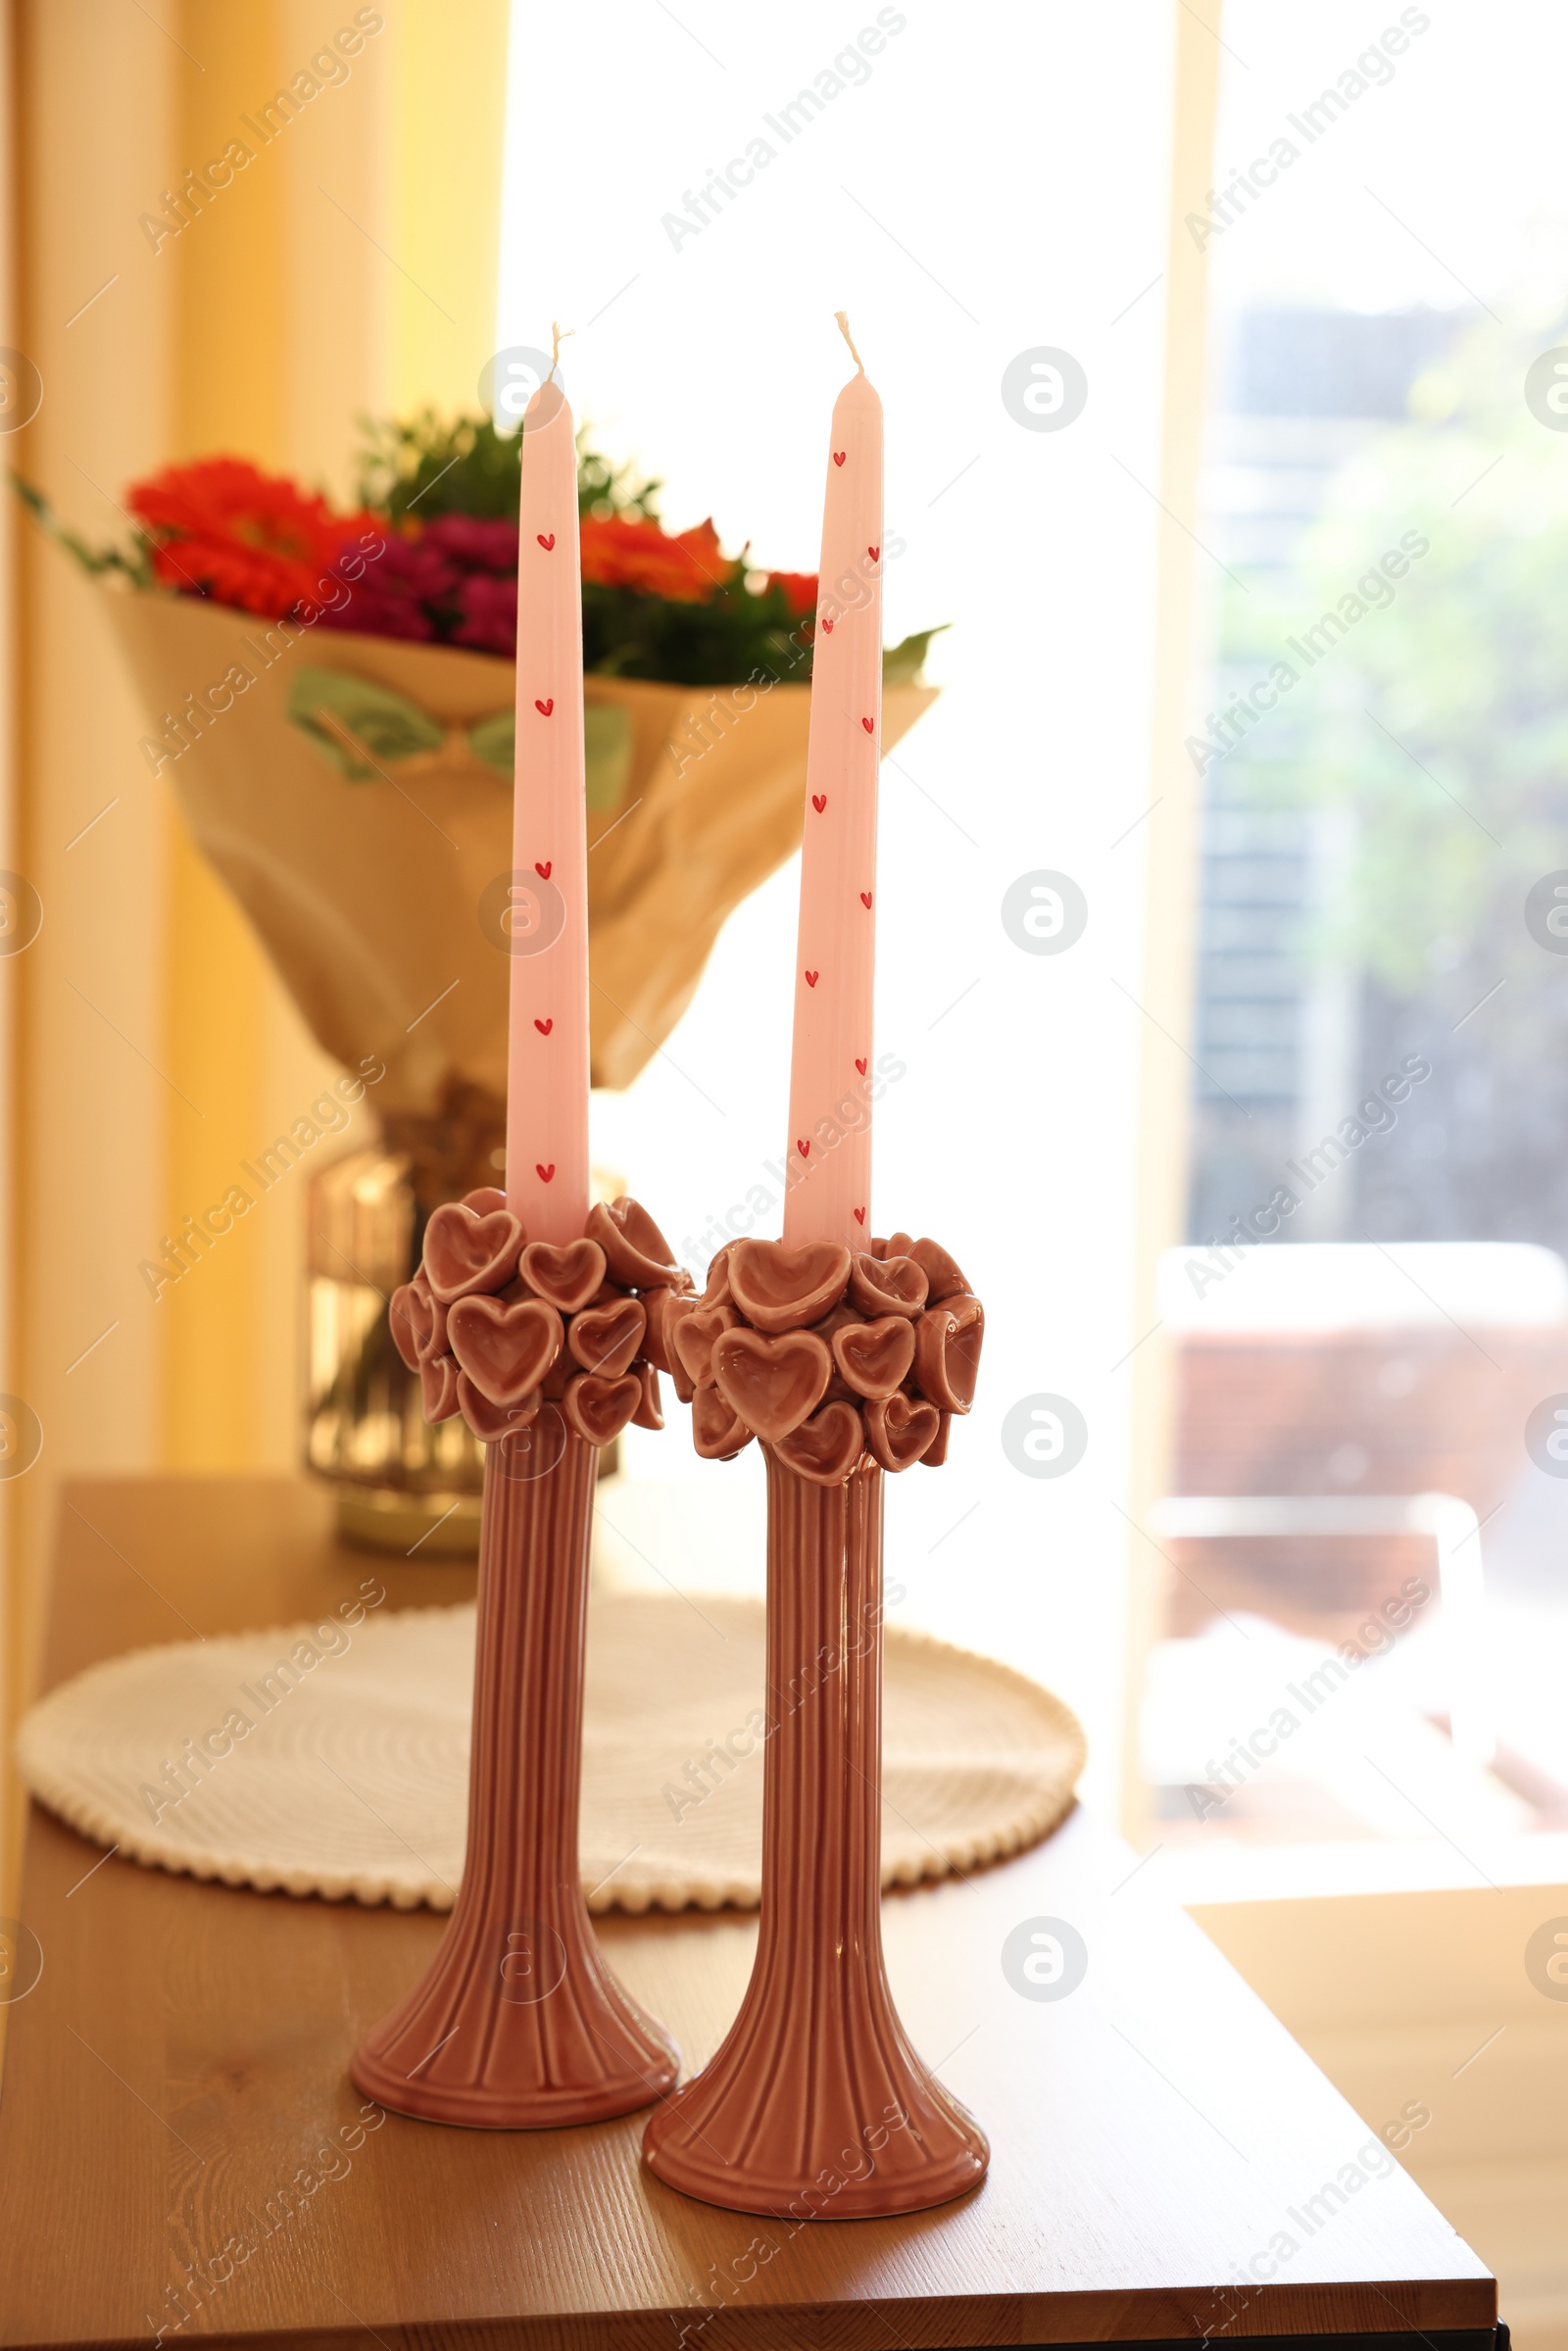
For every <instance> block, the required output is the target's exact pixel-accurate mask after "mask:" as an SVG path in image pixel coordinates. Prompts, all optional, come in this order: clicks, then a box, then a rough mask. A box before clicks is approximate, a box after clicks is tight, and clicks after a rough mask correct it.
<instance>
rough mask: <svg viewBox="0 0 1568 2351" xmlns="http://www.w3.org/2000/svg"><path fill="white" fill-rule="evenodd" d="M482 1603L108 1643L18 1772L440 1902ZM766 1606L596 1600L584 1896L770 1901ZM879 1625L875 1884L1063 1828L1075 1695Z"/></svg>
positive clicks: (92, 1817) (54, 1695)
mask: <svg viewBox="0 0 1568 2351" xmlns="http://www.w3.org/2000/svg"><path fill="white" fill-rule="evenodd" d="M473 1626H474V1611H473V1606H472V1603H471V1602H469V1603H467V1604H465V1605H461V1606H457V1607H445V1608H412V1609H404V1610H400V1611H396V1612H392V1611H388V1612H387V1613H386V1614H384V1615H378V1616H368V1617H367V1618H366V1619H365V1620H364V1621H363V1622H362V1623H360V1624H359V1625H357V1626H355V1627H353V1628H352V1629H351V1628H350V1627H348V1626H346V1625H345V1624H343V1623H342V1621H341V1619H340V1618H339V1617H337V1616H330V1617H328V1618H326V1619H324V1620H323V1621H322V1622H321V1623H320V1624H319V1625H313V1624H303V1625H289V1626H284V1627H280V1628H278V1629H276V1630H273V1631H270V1632H261V1633H244V1634H237V1635H232V1636H224V1637H221V1638H214V1639H211V1640H208V1641H177V1642H172V1643H171V1644H169V1645H168V1646H165V1647H161V1648H153V1649H138V1650H133V1651H131V1652H130V1653H129V1654H128V1655H126V1656H122V1657H112V1658H110V1659H108V1660H107V1661H106V1662H105V1663H103V1664H102V1665H95V1666H92V1667H90V1668H89V1669H88V1670H87V1671H86V1672H85V1673H82V1674H78V1675H77V1676H76V1678H75V1679H74V1680H73V1681H72V1682H68V1683H65V1684H63V1685H62V1687H61V1688H60V1689H58V1690H52V1691H51V1692H50V1694H49V1695H48V1696H47V1697H46V1698H44V1699H42V1700H41V1701H40V1703H39V1704H38V1705H36V1706H35V1707H34V1708H33V1709H32V1711H31V1713H30V1714H29V1715H28V1716H27V1717H26V1720H25V1722H24V1724H23V1726H22V1731H21V1734H20V1737H19V1739H18V1754H19V1759H20V1761H21V1765H22V1772H23V1777H24V1778H25V1781H26V1783H27V1786H28V1787H29V1788H31V1790H32V1792H33V1794H34V1795H35V1796H37V1797H38V1799H39V1800H40V1802H42V1803H44V1804H47V1805H48V1806H49V1808H50V1809H51V1811H54V1812H57V1813H59V1815H60V1816H61V1818H62V1819H63V1820H65V1821H68V1822H69V1823H70V1824H71V1826H72V1827H73V1829H78V1830H80V1831H81V1833H82V1834H83V1835H84V1836H87V1837H93V1838H95V1839H96V1840H97V1841H98V1842H99V1843H101V1844H104V1845H114V1846H118V1848H119V1850H120V1852H121V1853H123V1854H125V1855H127V1856H129V1857H130V1858H132V1859H134V1860H137V1861H143V1862H150V1863H156V1864H157V1865H159V1866H161V1867H162V1868H164V1869H170V1870H182V1871H187V1872H189V1873H190V1874H191V1875H192V1876H194V1877H198V1878H218V1879H221V1880H222V1882H223V1883H224V1884H225V1885H228V1886H257V1887H259V1888H261V1889H262V1890H263V1891H271V1890H273V1889H275V1888H278V1887H281V1888H282V1889H284V1890H285V1891H286V1892H289V1893H294V1894H309V1893H316V1894H324V1895H325V1896H326V1897H327V1899H328V1900H330V1901H342V1900H345V1899H348V1898H350V1897H352V1898H353V1899H354V1900H356V1901H360V1902H391V1903H393V1904H395V1905H396V1907H397V1908H399V1909H402V1910H412V1909H414V1908H415V1907H416V1906H417V1905H418V1904H419V1903H427V1904H428V1905H429V1906H430V1907H431V1908H432V1909H434V1910H448V1909H450V1908H451V1906H452V1902H453V1899H454V1896H455V1893H456V1890H457V1886H458V1880H459V1878H460V1876H461V1874H462V1869H463V1850H464V1829H465V1821H466V1812H467V1770H468V1723H469V1713H470V1708H471V1703H472V1683H473ZM764 1627H765V1612H764V1609H763V1606H762V1603H761V1602H760V1601H759V1600H753V1599H729V1598H715V1597H711V1596H710V1595H708V1594H706V1593H705V1594H704V1596H703V1600H702V1606H701V1609H700V1610H699V1609H698V1608H697V1607H696V1606H695V1604H693V1603H690V1602H688V1601H686V1600H683V1599H681V1598H678V1597H675V1596H673V1595H670V1596H665V1595H664V1594H662V1593H661V1594H647V1593H635V1594H633V1593H623V1592H614V1593H605V1594H603V1595H600V1596H596V1597H595V1598H594V1599H593V1600H592V1601H591V1603H590V1607H589V1631H588V1683H587V1697H586V1705H585V1714H584V1727H583V1794H582V1822H581V1856H582V1881H583V1887H584V1890H585V1891H586V1893H587V1895H588V1903H589V1907H590V1909H593V1910H609V1909H612V1908H618V1909H621V1910H632V1911H640V1910H647V1909H649V1908H650V1907H657V1908H660V1909H663V1910H679V1909H683V1908H684V1907H685V1906H686V1905H687V1904H688V1903H697V1904H699V1905H700V1906H701V1907H703V1908H704V1909H717V1908H719V1907H721V1906H722V1905H724V1904H726V1903H728V1904H733V1905H735V1906H737V1907H739V1908H742V1909H750V1908H755V1906H756V1904H757V1901H758V1895H759V1870H760V1853H761V1839H762V1740H761V1739H760V1730H761V1726H762V1721H763V1716H762V1691H763V1648H764ZM885 1641H886V1647H885V1659H886V1675H885V1714H884V1748H883V1794H884V1803H883V1813H882V1881H883V1884H884V1885H885V1886H891V1885H904V1886H907V1885H913V1884H915V1883H916V1882H917V1881H918V1880H920V1879H921V1878H937V1877H941V1876H943V1875H944V1874H945V1873H946V1872H947V1871H949V1870H952V1869H959V1870H962V1869H968V1868H970V1867H972V1866H973V1865H974V1864H976V1863H978V1862H983V1861H990V1860H993V1859H996V1858H997V1857H998V1856H1000V1855H1002V1854H1005V1853H1011V1852H1015V1851H1017V1850H1018V1849H1019V1847H1021V1846H1023V1845H1026V1844H1030V1843H1033V1842H1034V1841H1035V1840H1036V1839H1037V1838H1039V1837H1044V1836H1045V1835H1046V1834H1047V1833H1048V1831H1050V1830H1051V1829H1054V1827H1055V1825H1056V1823H1057V1822H1058V1821H1059V1820H1060V1819H1061V1817H1062V1815H1063V1814H1064V1813H1065V1812H1066V1810H1067V1809H1068V1806H1069V1805H1070V1804H1071V1802H1072V1792H1073V1787H1074V1784H1075V1782H1076V1781H1077V1778H1078V1774H1079V1772H1080V1771H1081V1770H1082V1768H1083V1761H1084V1739H1083V1733H1082V1731H1081V1730H1080V1728H1079V1726H1078V1723H1077V1721H1076V1720H1075V1719H1074V1717H1073V1716H1072V1714H1070V1713H1069V1711H1068V1709H1067V1708H1066V1707H1065V1706H1064V1705H1062V1703H1061V1701H1060V1700H1059V1699H1058V1698H1054V1697H1053V1696H1052V1695H1051V1693H1050V1692H1049V1691H1048V1690H1042V1689H1041V1688H1040V1687H1039V1686H1038V1684H1036V1683H1033V1682H1029V1681H1026V1680H1025V1679H1024V1677H1023V1676H1022V1675H1021V1674H1016V1673H1014V1672H1012V1671H1011V1669H1010V1668H1009V1667H1007V1666H1005V1665H999V1664H997V1663H995V1662H994V1661H993V1660H992V1659H990V1658H986V1657H978V1656H974V1655H971V1654H970V1653H969V1652H968V1651H967V1650H964V1649H956V1648H952V1647H950V1646H949V1645H948V1644H947V1643H946V1642H945V1641H932V1640H930V1639H928V1638H926V1637H925V1636H924V1635H921V1634H914V1633H907V1632H903V1631H900V1630H899V1629H898V1628H897V1627H895V1626H892V1625H889V1626H887V1627H886V1629H885ZM202 1754H205V1755H206V1756H207V1758H208V1760H207V1762H206V1764H205V1766H204V1765H203V1764H202V1763H200V1762H199V1761H197V1760H195V1758H196V1757H198V1756H200V1755H202ZM181 1789H184V1790H185V1792H183V1793H181V1792H179V1791H180V1790H181Z"/></svg>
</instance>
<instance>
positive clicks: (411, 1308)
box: [387, 1282, 435, 1371]
mask: <svg viewBox="0 0 1568 2351" xmlns="http://www.w3.org/2000/svg"><path fill="white" fill-rule="evenodd" d="M387 1320H388V1322H389V1323H390V1325H391V1328H392V1344H393V1346H394V1347H396V1348H397V1350H398V1353H399V1354H400V1355H401V1356H402V1357H403V1360H404V1362H405V1363H406V1364H407V1365H408V1367H409V1369H410V1371H417V1370H418V1368H419V1364H420V1362H421V1360H422V1351H421V1348H420V1346H419V1336H420V1333H421V1332H422V1333H423V1334H424V1336H425V1337H426V1338H428V1337H429V1336H430V1335H431V1333H432V1331H433V1330H434V1327H435V1300H434V1299H433V1298H431V1296H430V1294H429V1292H428V1290H427V1291H426V1292H425V1293H424V1296H423V1297H422V1298H421V1297H420V1296H419V1294H418V1292H417V1290H416V1289H415V1287H414V1284H413V1283H412V1282H404V1283H403V1284H401V1286H400V1287H399V1288H398V1289H396V1290H394V1291H393V1293H392V1303H391V1305H390V1306H389V1307H388V1308H387Z"/></svg>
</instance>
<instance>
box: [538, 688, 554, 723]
mask: <svg viewBox="0 0 1568 2351" xmlns="http://www.w3.org/2000/svg"><path fill="white" fill-rule="evenodd" d="M533 707H534V709H535V710H537V711H538V713H539V715H540V717H541V718H548V717H549V715H550V713H551V711H552V710H554V709H555V707H556V698H555V696H554V695H553V694H552V695H551V696H550V697H549V699H548V700H547V701H545V702H540V701H538V700H537V698H536V699H535V702H534V706H533Z"/></svg>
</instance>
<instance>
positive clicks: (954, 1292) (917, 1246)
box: [888, 1236, 969, 1306]
mask: <svg viewBox="0 0 1568 2351" xmlns="http://www.w3.org/2000/svg"><path fill="white" fill-rule="evenodd" d="M901 1238H902V1236H901ZM893 1249H894V1244H893V1242H891V1241H890V1242H889V1243H888V1254H889V1256H891V1255H892V1254H893ZM904 1254H905V1255H906V1256H907V1257H912V1258H913V1259H914V1262H915V1264H916V1265H918V1266H919V1267H920V1269H921V1271H922V1272H923V1273H924V1274H925V1277H926V1279H927V1281H928V1282H929V1283H930V1286H931V1287H930V1293H929V1296H930V1302H931V1304H932V1305H933V1306H940V1305H941V1304H942V1301H943V1299H944V1298H956V1297H957V1296H958V1295H959V1293H960V1292H966V1291H967V1290H968V1287H969V1284H968V1280H967V1278H966V1276H965V1275H964V1274H963V1273H962V1272H961V1271H960V1269H959V1267H958V1266H957V1264H956V1262H955V1260H954V1259H953V1258H952V1257H950V1256H949V1255H948V1252H947V1250H946V1249H944V1248H943V1247H942V1246H941V1244H940V1243H939V1242H936V1241H911V1242H910V1243H909V1244H908V1246H907V1249H905V1250H904Z"/></svg>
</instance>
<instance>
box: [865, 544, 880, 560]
mask: <svg viewBox="0 0 1568 2351" xmlns="http://www.w3.org/2000/svg"><path fill="white" fill-rule="evenodd" d="M865 552H866V554H867V555H868V556H869V557H870V559H871V561H872V563H876V562H877V560H878V558H879V557H880V556H881V553H882V550H881V548H880V547H868V548H867V549H866V551H865Z"/></svg>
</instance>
